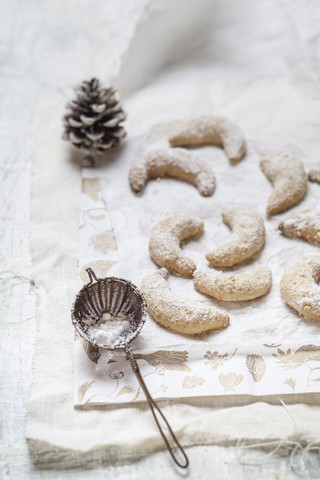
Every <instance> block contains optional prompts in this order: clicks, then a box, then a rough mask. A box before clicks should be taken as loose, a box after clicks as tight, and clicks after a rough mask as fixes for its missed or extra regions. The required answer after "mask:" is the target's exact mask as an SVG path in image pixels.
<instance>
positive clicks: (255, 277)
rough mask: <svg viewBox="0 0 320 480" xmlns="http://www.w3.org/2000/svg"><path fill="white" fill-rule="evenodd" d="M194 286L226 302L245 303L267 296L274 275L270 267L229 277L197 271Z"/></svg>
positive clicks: (212, 272) (207, 271)
mask: <svg viewBox="0 0 320 480" xmlns="http://www.w3.org/2000/svg"><path fill="white" fill-rule="evenodd" d="M193 276H194V286H195V288H196V289H197V290H199V292H201V293H205V294H206V295H210V296H211V297H214V298H217V299H218V300H223V301H225V302H243V301H246V300H252V299H254V298H258V297H261V296H262V295H266V294H267V293H268V292H269V290H270V287H271V278H272V273H271V270H270V269H269V268H268V267H258V268H256V269H254V270H250V271H247V272H243V273H239V274H237V275H229V274H227V273H224V272H220V271H218V270H214V269H206V270H196V271H195V272H194V274H193Z"/></svg>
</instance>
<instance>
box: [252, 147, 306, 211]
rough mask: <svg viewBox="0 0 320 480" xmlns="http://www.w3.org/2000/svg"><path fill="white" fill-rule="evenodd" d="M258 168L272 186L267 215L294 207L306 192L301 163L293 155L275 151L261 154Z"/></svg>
mask: <svg viewBox="0 0 320 480" xmlns="http://www.w3.org/2000/svg"><path fill="white" fill-rule="evenodd" d="M260 167H261V169H262V171H263V173H264V174H265V176H266V177H267V178H268V179H269V180H270V182H271V183H272V184H273V186H274V189H273V191H272V193H271V195H270V197H269V199H268V204H267V215H268V216H271V215H277V214H278V213H281V212H284V211H285V210H287V209H288V208H290V207H292V206H293V205H296V204H297V203H299V202H300V200H302V199H303V197H304V196H305V194H306V191H307V175H306V172H305V171H304V167H303V164H302V162H300V160H298V159H297V158H295V157H294V156H293V155H290V154H288V153H283V152H277V151H265V152H263V153H262V154H261V159H260Z"/></svg>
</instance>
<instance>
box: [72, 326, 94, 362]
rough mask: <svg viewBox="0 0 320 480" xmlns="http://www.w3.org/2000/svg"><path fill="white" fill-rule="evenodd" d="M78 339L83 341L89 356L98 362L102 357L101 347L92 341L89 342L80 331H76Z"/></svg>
mask: <svg viewBox="0 0 320 480" xmlns="http://www.w3.org/2000/svg"><path fill="white" fill-rule="evenodd" d="M76 340H77V341H78V342H79V343H81V345H82V346H83V349H84V351H85V352H86V354H87V356H88V358H89V359H90V360H91V362H94V363H98V360H99V358H100V353H99V347H97V346H96V345H93V344H92V343H89V342H87V341H86V340H85V339H84V338H82V337H81V336H80V335H79V333H78V332H76Z"/></svg>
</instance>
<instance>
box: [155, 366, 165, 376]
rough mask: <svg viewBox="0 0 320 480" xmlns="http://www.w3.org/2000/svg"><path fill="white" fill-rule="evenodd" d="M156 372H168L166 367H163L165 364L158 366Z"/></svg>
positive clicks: (161, 373) (159, 373) (163, 373)
mask: <svg viewBox="0 0 320 480" xmlns="http://www.w3.org/2000/svg"><path fill="white" fill-rule="evenodd" d="M156 372H157V374H158V375H165V373H166V368H165V367H163V366H160V367H157V368H156Z"/></svg>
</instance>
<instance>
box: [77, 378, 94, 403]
mask: <svg viewBox="0 0 320 480" xmlns="http://www.w3.org/2000/svg"><path fill="white" fill-rule="evenodd" d="M94 383H95V381H94V380H93V381H92V382H85V383H83V384H82V385H81V386H80V387H79V388H78V400H79V403H82V401H83V399H84V397H85V395H86V393H87V391H88V390H89V388H90V387H91V385H93V384H94ZM93 397H95V395H92V397H90V398H89V399H88V400H87V401H86V402H84V404H86V403H89V402H90V400H91V399H92V398H93Z"/></svg>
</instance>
